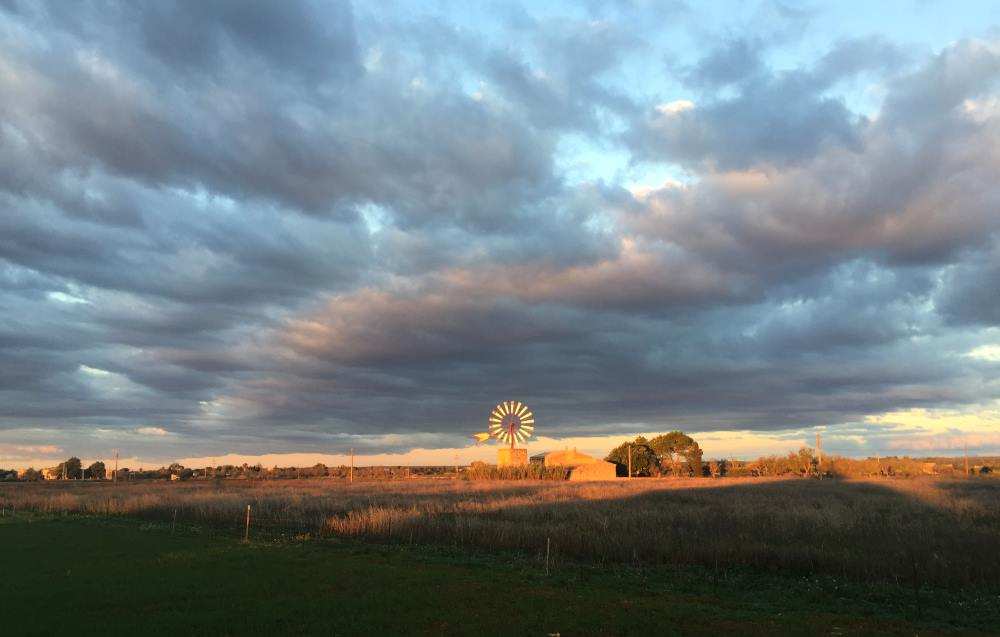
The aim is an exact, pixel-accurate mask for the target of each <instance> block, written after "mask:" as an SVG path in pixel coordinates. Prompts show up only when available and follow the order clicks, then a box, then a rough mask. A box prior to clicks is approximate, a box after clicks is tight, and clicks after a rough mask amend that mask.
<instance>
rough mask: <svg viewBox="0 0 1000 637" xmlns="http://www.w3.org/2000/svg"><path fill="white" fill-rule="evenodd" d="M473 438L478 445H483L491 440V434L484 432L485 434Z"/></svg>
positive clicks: (473, 435)
mask: <svg viewBox="0 0 1000 637" xmlns="http://www.w3.org/2000/svg"><path fill="white" fill-rule="evenodd" d="M472 437H473V438H475V439H476V444H477V445H478V444H482V443H484V442H486V441H487V440H489V439H490V432H488V431H484V432H483V433H478V434H472Z"/></svg>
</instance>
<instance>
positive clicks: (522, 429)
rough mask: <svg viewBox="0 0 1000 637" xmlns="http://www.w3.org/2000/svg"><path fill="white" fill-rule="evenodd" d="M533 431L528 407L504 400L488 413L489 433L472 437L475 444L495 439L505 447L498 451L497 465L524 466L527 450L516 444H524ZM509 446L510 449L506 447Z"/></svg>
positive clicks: (526, 459)
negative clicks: (519, 447)
mask: <svg viewBox="0 0 1000 637" xmlns="http://www.w3.org/2000/svg"><path fill="white" fill-rule="evenodd" d="M534 430H535V415H534V414H533V413H531V410H530V409H528V406H527V405H525V404H524V403H522V402H519V401H516V400H505V401H504V402H502V403H500V404H499V405H497V406H496V407H494V408H493V411H491V412H490V419H489V431H488V432H483V433H477V434H474V435H473V438H475V439H476V444H479V443H483V442H486V441H487V440H489V439H490V438H496V439H497V440H498V441H499V442H501V443H503V444H504V445H505V446H504V447H502V448H501V449H499V450H498V452H497V456H498V461H497V464H499V465H500V466H506V465H524V464H528V450H527V449H523V448H522V449H518V448H517V444H518V443H522V444H523V443H524V442H526V441H527V440H528V438H530V437H531V434H532V433H533V432H534ZM506 445H510V447H506Z"/></svg>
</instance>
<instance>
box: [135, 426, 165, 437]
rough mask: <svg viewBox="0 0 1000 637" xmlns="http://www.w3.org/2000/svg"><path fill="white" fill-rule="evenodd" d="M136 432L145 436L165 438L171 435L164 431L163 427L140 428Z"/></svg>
mask: <svg viewBox="0 0 1000 637" xmlns="http://www.w3.org/2000/svg"><path fill="white" fill-rule="evenodd" d="M135 432H136V433H137V434H141V435H143V436H158V437H163V436H169V435H171V434H170V432H169V431H167V430H166V429H164V428H163V427H139V428H138V429H136V430H135Z"/></svg>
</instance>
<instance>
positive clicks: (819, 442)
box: [816, 431, 823, 473]
mask: <svg viewBox="0 0 1000 637" xmlns="http://www.w3.org/2000/svg"><path fill="white" fill-rule="evenodd" d="M816 461H817V464H816V468H817V469H820V472H821V473H822V469H823V440H822V439H821V438H820V433H819V432H818V431H817V432H816Z"/></svg>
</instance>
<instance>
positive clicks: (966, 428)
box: [0, 0, 1000, 466]
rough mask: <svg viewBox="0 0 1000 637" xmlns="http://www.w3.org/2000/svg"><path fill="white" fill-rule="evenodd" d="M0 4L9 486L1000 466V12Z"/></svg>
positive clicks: (2, 352)
mask: <svg viewBox="0 0 1000 637" xmlns="http://www.w3.org/2000/svg"><path fill="white" fill-rule="evenodd" d="M702 4H706V3H694V2H692V3H685V2H683V1H680V0H677V1H669V0H668V1H665V2H653V1H649V2H643V1H642V0H634V1H632V2H629V1H625V0H622V1H619V2H582V3H579V4H564V3H559V4H556V3H551V4H550V3H545V4H544V5H542V3H535V2H531V3H525V4H524V5H523V6H518V5H516V4H514V3H507V2H501V3H481V4H479V3H468V2H453V3H452V2H440V3H427V2H415V3H412V4H406V3H404V4H398V5H397V4H394V3H390V2H377V3H358V4H355V5H353V6H352V5H351V4H347V3H341V2H292V1H290V0H284V1H283V2H280V3H279V2H273V3H254V4H244V3H242V2H237V1H226V2H205V1H192V2H170V1H168V0H157V1H153V2H121V3H119V2H112V1H99V0H94V1H92V2H80V3H74V4H73V5H72V7H68V6H67V5H66V4H64V3H61V2H51V3H45V2H41V3H36V2H28V1H22V0H0V465H13V466H23V465H24V464H28V463H41V462H45V461H48V460H49V459H58V458H60V457H65V456H66V455H68V454H70V453H73V454H76V455H80V456H83V457H85V458H96V457H105V458H107V457H108V456H109V455H110V453H111V449H114V448H120V449H121V450H122V453H123V455H125V456H126V457H129V458H134V459H145V461H147V462H153V461H161V460H170V459H174V458H186V459H192V458H197V457H218V456H223V455H225V454H236V455H239V456H254V455H260V454H284V453H302V454H306V453H312V454H319V453H325V454H332V455H337V454H342V453H343V452H344V451H345V450H346V449H348V448H350V447H355V448H356V449H358V451H359V453H361V454H368V455H372V454H401V455H398V456H386V455H380V456H378V457H380V458H383V457H384V458H391V457H396V458H398V459H402V460H404V461H412V462H420V461H432V460H438V459H441V458H449V459H450V458H452V457H453V456H456V455H457V456H460V457H461V458H462V459H468V458H470V457H473V456H475V457H478V456H482V455H484V454H485V457H489V455H490V454H491V453H492V451H490V450H489V449H482V448H480V449H467V448H466V445H468V444H469V438H468V436H469V434H471V433H473V432H475V431H481V430H483V429H484V427H485V421H486V418H487V415H488V412H489V409H490V407H491V406H492V405H493V404H495V403H496V402H497V401H499V400H502V399H506V398H515V399H518V400H522V401H525V402H527V403H528V404H529V405H531V406H532V407H533V409H534V410H535V412H536V415H537V421H538V433H539V434H541V435H543V436H545V439H543V440H542V441H541V442H536V443H534V448H538V449H540V448H541V447H543V446H546V445H548V446H552V445H562V444H578V445H580V446H581V447H583V448H586V449H591V450H597V451H600V450H602V449H606V448H607V446H606V445H608V444H609V443H610V442H611V441H615V440H619V439H621V438H622V437H624V436H626V435H634V434H635V433H638V432H655V431H661V430H667V429H672V428H682V429H685V430H687V431H692V432H699V433H700V435H701V438H702V439H703V441H704V444H705V446H706V447H707V448H708V451H709V453H715V454H726V455H729V454H737V455H741V454H753V453H759V452H767V451H771V450H781V449H786V448H790V447H797V446H798V445H800V444H802V443H803V442H804V441H807V440H809V441H811V439H812V436H813V435H814V433H815V432H816V431H823V432H824V435H825V440H826V441H827V442H826V446H827V448H828V449H829V450H832V451H836V452H841V453H846V454H852V455H864V454H869V453H876V452H878V453H883V454H885V453H891V452H897V453H930V452H936V451H948V450H951V451H952V452H954V450H955V449H960V448H961V446H962V445H964V444H968V445H969V447H970V449H972V450H974V451H980V452H994V453H995V452H997V451H998V450H1000V402H998V399H1000V380H998V373H1000V27H998V25H1000V6H998V5H997V4H996V3H994V2H983V3H979V4H977V3H975V2H971V1H970V2H962V3H960V5H959V8H955V7H954V6H946V3H940V5H939V4H938V3H929V2H923V1H916V0H914V1H912V2H886V3H876V4H875V5H873V4H872V3H870V2H860V3H848V2H840V1H838V2H834V3H830V5H829V6H823V5H821V4H818V3H809V4H798V3H791V2H788V3H779V2H771V3H767V2H764V3H751V2H746V3H744V2H740V3H735V2H734V3H722V2H719V3H707V4H709V5H710V8H708V9H706V8H705V7H703V6H700V5H702Z"/></svg>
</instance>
